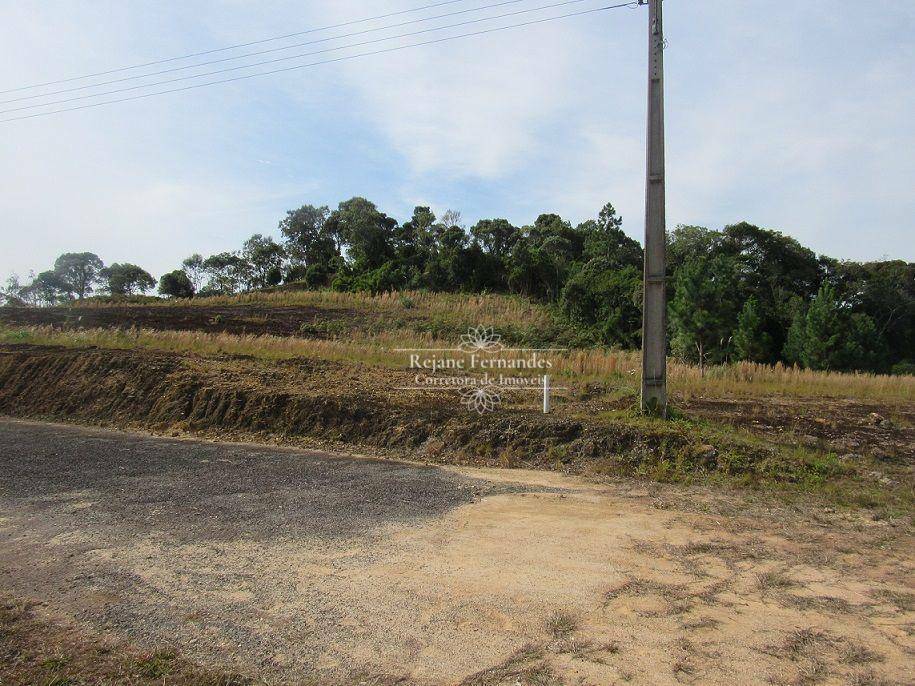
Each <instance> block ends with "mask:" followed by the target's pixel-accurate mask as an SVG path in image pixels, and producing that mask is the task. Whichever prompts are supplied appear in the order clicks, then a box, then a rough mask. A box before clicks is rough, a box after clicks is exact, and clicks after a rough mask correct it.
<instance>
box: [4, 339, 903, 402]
mask: <svg viewBox="0 0 915 686" xmlns="http://www.w3.org/2000/svg"><path fill="white" fill-rule="evenodd" d="M0 342H4V343H32V344H36V345H62V346H69V347H82V346H89V345H95V346H98V347H100V348H118V349H144V350H155V351H163V352H172V353H194V354H198V355H249V356H252V357H255V358H260V359H266V360H270V359H293V358H310V359H318V360H328V361H335V362H354V363H356V362H358V363H363V364H369V365H377V366H384V367H388V368H406V367H407V364H408V358H407V355H406V354H404V353H401V352H397V351H396V349H398V348H422V347H435V346H436V343H437V342H436V341H435V339H434V338H433V337H432V336H431V335H429V334H427V335H420V336H417V335H416V334H415V333H414V332H412V331H409V330H395V331H386V332H382V333H378V334H373V335H359V334H354V335H353V336H351V337H348V338H346V339H335V340H322V339H306V338H294V337H278V336H250V335H249V336H245V335H242V336H239V335H231V334H225V333H216V334H213V333H204V332H197V331H152V330H118V329H90V330H83V331H69V330H68V331H61V330H59V329H54V328H52V327H44V326H39V327H8V326H5V327H2V326H0ZM549 357H550V359H551V360H552V362H553V364H554V367H553V371H552V373H553V374H555V375H556V376H558V377H561V378H562V379H564V380H565V381H566V382H568V383H569V384H573V385H574V384H577V383H586V382H590V381H597V382H606V383H610V384H611V385H614V386H616V387H618V388H619V389H621V390H626V389H628V390H632V391H635V390H636V389H637V387H638V383H639V375H640V372H641V358H640V354H639V353H638V352H637V351H613V350H598V349H573V350H568V351H566V352H554V353H550V354H549ZM668 380H669V385H670V389H671V392H672V393H674V394H675V395H678V396H679V397H681V398H685V399H689V398H691V397H700V396H701V397H758V396H789V397H831V398H853V399H873V400H889V401H902V402H915V377H913V376H885V375H874V374H864V373H857V374H848V373H838V372H815V371H810V370H803V369H797V368H793V367H785V366H783V365H775V366H768V365H759V364H753V363H748V362H742V363H736V364H730V365H723V366H718V367H711V368H707V369H706V371H705V374H704V375H702V374H700V371H699V369H698V367H695V366H693V365H688V364H683V363H681V362H677V361H671V363H670V365H669V370H668Z"/></svg>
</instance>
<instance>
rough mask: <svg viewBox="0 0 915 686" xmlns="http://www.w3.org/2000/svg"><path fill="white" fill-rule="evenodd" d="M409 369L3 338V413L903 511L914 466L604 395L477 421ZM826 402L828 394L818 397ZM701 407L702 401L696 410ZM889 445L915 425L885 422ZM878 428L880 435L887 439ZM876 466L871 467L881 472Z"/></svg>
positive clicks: (505, 411) (505, 410)
mask: <svg viewBox="0 0 915 686" xmlns="http://www.w3.org/2000/svg"><path fill="white" fill-rule="evenodd" d="M411 379H412V376H411V373H410V372H408V371H400V370H391V369H384V368H379V367H371V366H366V365H361V364H353V363H335V362H326V361H317V360H309V359H297V360H287V361H279V362H271V361H264V360H254V359H249V358H237V357H236V358H230V357H219V358H209V357H208V358H202V357H196V356H192V355H172V354H166V353H154V352H146V351H129V350H99V349H73V348H53V347H41V346H27V345H21V346H16V345H9V346H4V347H0V413H4V414H8V415H12V416H19V417H32V418H52V419H59V420H65V421H74V422H82V423H90V424H100V425H107V426H118V427H128V428H130V427H132V428H143V429H150V430H154V431H158V432H165V433H169V432H177V433H181V432H190V433H194V434H198V435H206V436H210V437H215V438H242V439H253V440H255V441H263V442H280V443H287V444H292V445H312V446H315V445H317V446H330V447H339V446H340V445H341V444H342V445H343V446H344V447H346V446H349V447H351V448H352V449H357V450H358V449H365V450H371V451H373V452H381V453H386V452H387V453H393V454H396V455H401V456H407V457H410V458H413V459H422V460H427V461H430V462H436V463H450V464H468V465H483V466H497V467H526V468H539V469H551V470H558V471H567V472H572V473H579V474H591V475H625V476H638V477H645V478H650V479H655V480H660V481H683V480H693V479H697V478H699V479H707V478H713V479H714V478H719V477H722V478H725V479H727V480H729V481H735V480H736V481H738V482H740V483H741V484H742V485H749V486H757V485H772V484H784V485H791V486H792V487H794V488H800V489H802V490H803V491H805V492H811V491H821V490H825V491H828V492H830V493H831V494H832V495H836V497H837V498H838V500H839V501H842V502H847V503H848V504H853V505H865V506H868V507H884V506H891V507H892V508H895V509H896V510H897V511H898V510H900V509H901V510H903V511H908V509H909V507H910V505H911V500H912V477H911V475H912V464H911V461H909V460H907V459H906V458H905V455H904V454H903V455H902V456H901V457H900V456H899V455H895V456H894V459H893V460H892V461H891V462H889V463H886V464H883V463H875V462H874V460H873V459H872V458H869V457H867V456H864V455H856V456H853V457H851V458H848V457H847V456H846V459H840V458H841V457H842V456H841V455H839V454H837V453H836V452H835V451H834V450H832V449H830V448H829V447H828V446H826V445H823V446H817V445H809V446H807V445H803V444H802V442H800V441H799V440H798V437H797V435H796V434H794V433H793V432H785V433H784V435H783V436H781V438H779V436H778V435H775V434H776V433H777V432H769V433H768V434H767V433H766V432H765V431H761V432H747V431H741V430H736V429H735V428H734V427H733V426H729V425H727V424H721V423H713V422H710V421H707V420H704V419H702V418H701V417H700V418H699V419H698V420H696V419H681V420H677V421H670V422H664V421H660V420H652V419H647V418H642V417H638V416H635V415H633V414H631V413H627V412H625V411H620V410H613V407H612V401H609V400H608V401H607V404H603V401H602V400H601V398H594V399H590V400H588V401H572V402H566V403H562V404H560V405H559V406H558V407H557V410H556V412H555V413H554V414H551V415H549V416H544V415H542V414H540V413H539V412H538V411H536V410H535V409H533V408H532V407H522V406H514V405H512V404H511V403H508V404H507V405H505V406H503V407H502V408H501V409H500V411H499V412H497V413H495V414H490V415H485V416H482V417H481V416H478V415H476V414H475V413H472V412H468V411H467V410H465V409H464V408H463V407H462V406H461V405H460V403H459V402H458V398H457V397H456V396H442V395H421V394H416V393H406V392H398V391H396V390H393V389H395V388H397V387H398V386H404V385H409V383H410V382H411ZM824 402H827V401H824ZM698 409H699V410H700V411H701V409H702V407H701V406H698ZM881 430H883V431H886V432H890V433H889V435H891V436H892V437H893V440H894V441H896V442H898V443H900V444H901V443H902V442H904V441H906V440H909V438H910V434H911V429H908V428H904V427H882V429H881ZM881 435H883V434H881ZM875 464H876V466H877V469H876V470H875Z"/></svg>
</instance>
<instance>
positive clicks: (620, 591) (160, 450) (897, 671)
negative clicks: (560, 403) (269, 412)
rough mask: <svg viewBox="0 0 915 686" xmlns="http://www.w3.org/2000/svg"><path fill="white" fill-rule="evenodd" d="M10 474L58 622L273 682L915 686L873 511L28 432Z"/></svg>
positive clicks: (7, 589)
mask: <svg viewBox="0 0 915 686" xmlns="http://www.w3.org/2000/svg"><path fill="white" fill-rule="evenodd" d="M0 474H2V475H3V479H2V481H0V592H2V593H5V594H6V595H7V596H8V597H12V598H16V599H20V600H27V601H34V602H37V603H39V604H38V605H37V606H35V607H34V608H33V610H32V612H33V613H34V615H35V617H36V618H37V621H38V622H40V623H41V624H40V625H41V626H48V627H54V626H56V627H64V628H66V629H67V630H68V631H70V632H72V636H73V637H77V636H78V637H81V639H80V640H91V641H102V642H105V643H106V644H111V645H127V646H134V647H137V648H138V649H140V650H150V649H153V648H157V647H162V646H168V647H170V648H173V649H175V650H176V651H177V652H178V653H180V654H181V655H182V656H184V657H186V658H188V659H189V660H192V661H193V662H195V663H198V664H201V665H204V666H206V667H213V668H219V669H227V670H231V671H234V672H238V673H240V674H242V675H247V676H249V677H252V678H255V679H258V680H262V681H263V682H265V683H271V684H272V683H295V684H299V683H365V684H394V683H399V684H478V685H500V686H501V685H503V684H504V685H506V686H509V685H512V686H513V685H516V684H523V685H527V684H531V685H534V684H539V685H543V684H560V683H564V684H593V685H599V684H613V683H634V684H676V683H695V684H734V683H740V684H772V683H775V684H807V683H824V684H842V683H851V684H910V683H913V681H915V670H913V667H912V665H913V659H915V583H913V579H915V575H913V571H915V556H913V554H912V553H913V550H915V546H913V543H915V541H913V539H912V536H911V535H910V533H909V532H910V530H909V529H908V528H906V527H904V526H898V525H897V526H894V525H893V524H891V523H887V522H885V521H875V520H874V519H872V518H869V517H866V516H863V515H854V514H847V513H846V514H843V513H836V512H833V511H831V510H829V509H822V508H820V509H811V510H809V511H798V510H796V509H787V508H784V507H777V506H774V505H773V506H768V505H766V504H764V503H763V504H759V503H755V504H754V503H750V502H748V501H746V500H744V499H741V498H740V497H738V496H727V497H726V496H716V495H714V494H712V493H710V492H708V491H707V490H702V489H691V490H687V489H684V488H673V487H661V486H645V485H644V484H641V485H636V484H635V482H632V481H625V480H620V481H618V482H617V483H616V484H611V485H596V484H594V483H590V482H586V481H581V480H578V479H575V478H572V477H568V476H562V475H559V474H553V473H545V472H530V471H520V470H519V471H506V470H492V469H469V468H431V467H426V466H422V465H413V464H406V463H401V462H385V461H377V460H368V459H360V458H354V457H345V456H339V455H328V454H324V453H316V452H306V451H299V450H292V449H280V448H265V447H256V446H252V445H244V444H217V443H206V442H200V441H186V440H167V439H160V438H153V437H150V436H146V435H141V434H127V433H117V432H109V431H102V430H95V429H78V428H73V427H63V426H59V425H47V424H36V423H30V422H22V421H16V420H2V421H0ZM36 626H38V624H36ZM36 630H37V629H36ZM0 639H2V636H0ZM74 640H75V638H74ZM0 646H2V641H0ZM0 657H2V658H4V659H3V660H0V683H3V684H12V683H38V682H37V681H35V682H31V681H15V680H12V679H14V678H16V677H15V674H16V672H15V670H16V669H19V668H21V669H20V672H19V674H20V675H21V674H24V673H26V672H25V671H22V670H23V669H24V667H23V665H24V664H25V661H27V660H28V656H26V655H24V654H23V653H22V651H21V650H20V651H19V652H18V653H16V654H12V655H10V654H9V653H8V654H4V653H3V652H2V647H0ZM17 660H18V662H17ZM4 662H5V663H7V664H6V667H4V666H2V665H3V663H4ZM59 663H60V664H59V665H58V666H57V667H55V669H58V670H59V672H60V674H64V673H66V672H67V667H66V665H67V659H66V656H64V657H62V658H61V659H60V660H59ZM17 664H18V665H19V667H17ZM55 664H56V663H55ZM30 673H33V674H34V673H35V672H30ZM68 678H69V677H68ZM4 679H6V680H4ZM160 682H161V679H160ZM42 683H45V682H42ZM47 683H50V681H48V682H47ZM55 683H69V682H66V681H58V682H55ZM75 683H80V682H79V681H75ZM119 683H120V682H119ZM123 683H134V682H127V681H125V682H123ZM143 683H146V682H143ZM168 683H182V682H181V681H180V680H178V681H169V682H168Z"/></svg>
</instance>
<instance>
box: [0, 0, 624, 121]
mask: <svg viewBox="0 0 915 686" xmlns="http://www.w3.org/2000/svg"><path fill="white" fill-rule="evenodd" d="M582 2H593V0H562V1H561V2H554V3H551V4H548V5H539V6H537V7H531V8H528V9H523V10H516V11H514V12H506V13H503V14H497V15H493V16H489V17H482V18H479V19H469V20H467V21H462V22H458V23H456V24H448V25H445V26H437V27H432V28H428V29H420V30H418V31H409V32H407V33H400V34H396V35H394V36H386V37H383V38H373V39H371V40H366V41H361V42H359V43H349V44H346V45H339V46H335V47H331V48H323V49H321V50H312V51H310V52H303V53H299V54H296V55H288V56H286V57H277V58H275V59H270V60H262V61H260V62H252V63H249V64H241V65H238V66H235V67H226V68H224V69H214V70H213V71H207V72H202V73H200V74H192V75H190V76H179V77H177V78H172V79H163V80H161V81H153V82H152V83H143V84H138V85H134V86H126V87H124V88H115V89H112V90H108V91H102V92H100V93H90V94H87V95H77V96H74V97H72V98H63V99H60V100H52V101H51V102H44V103H35V104H31V105H22V106H20V107H12V108H9V109H5V110H0V115H2V114H10V113H13V112H23V111H27V110H34V109H40V108H42V107H51V106H53V105H63V104H66V103H68V102H77V101H79V100H89V99H91V98H99V97H104V96H106V95H117V94H118V93H128V92H130V91H136V90H143V89H145V88H154V87H156V86H165V85H168V84H171V83H180V82H181V81H191V80H193V79H199V78H203V77H206V76H216V75H218V74H227V73H230V72H234V71H240V70H242V69H251V68H253V67H262V66H265V65H268V64H277V63H279V62H288V61H290V60H295V59H300V58H303V57H311V56H313V55H322V54H325V53H328V52H336V51H338V50H347V49H350V48H359V47H363V46H366V45H374V44H376V43H384V42H387V41H391V40H396V39H398V38H409V37H411V36H417V35H421V34H425V33H433V32H436V31H445V30H448V29H454V28H460V27H462V26H470V25H473V24H480V23H483V22H487V21H494V20H496V19H505V18H508V17H515V16H518V15H521V14H530V13H531V12H540V11H543V10H548V9H555V8H557V7H565V6H568V5H577V4H581V3H582ZM627 4H629V5H631V4H634V3H627Z"/></svg>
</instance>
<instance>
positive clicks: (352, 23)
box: [0, 0, 465, 95]
mask: <svg viewBox="0 0 915 686" xmlns="http://www.w3.org/2000/svg"><path fill="white" fill-rule="evenodd" d="M459 2H465V0H446V1H445V2H435V3H432V4H430V5H423V6H422V7H413V8H411V9H407V10H400V11H398V12H389V13H387V14H379V15H376V16H374V17H365V18H364V19H353V20H350V21H344V22H342V23H339V24H330V25H328V26H320V27H318V28H314V29H305V30H304V31H296V32H295V33H287V34H284V35H282V36H271V37H270V38H261V39H260V40H255V41H250V42H248V43H238V44H236V45H227V46H226V47H224V48H213V49H212V50H202V51H200V52H191V53H188V54H187V55H179V56H178V57H168V58H166V59H161V60H154V61H152V62H143V63H142V64H133V65H130V66H127V67H117V68H116V69H109V70H107V71H99V72H95V73H94V74H83V75H82V76H71V77H70V78H67V79H58V80H56V81H45V82H44V83H33V84H30V85H28V86H19V87H18V88H8V89H6V90H0V95H2V94H4V93H14V92H16V91H24V90H28V89H30V88H41V87H42V86H54V85H56V84H58V83H69V82H71V81H80V80H82V79H91V78H94V77H96V76H107V75H108V74H116V73H118V72H122V71H130V70H131V69H142V68H143V67H154V66H156V65H157V64H167V63H169V62H179V61H180V60H187V59H191V58H192V57H202V56H204V55H213V54H215V53H218V52H227V51H229V50H236V49H238V48H250V47H251V46H252V45H262V44H264V43H270V42H273V41H278V40H284V39H286V38H295V37H296V36H304V35H305V34H308V33H318V32H320V31H330V30H331V29H341V28H344V27H346V26H355V25H356V24H365V23H367V22H370V21H377V20H379V19H390V18H391V17H397V16H400V15H403V14H412V13H413V12H422V11H423V10H430V9H434V8H436V7H442V6H444V5H454V4H456V3H459Z"/></svg>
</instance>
